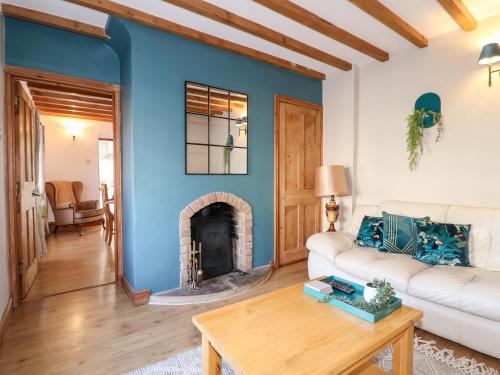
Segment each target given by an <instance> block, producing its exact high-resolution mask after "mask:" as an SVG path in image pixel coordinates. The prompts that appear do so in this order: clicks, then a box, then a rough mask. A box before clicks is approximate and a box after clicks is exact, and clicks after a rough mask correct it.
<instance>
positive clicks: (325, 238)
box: [306, 232, 354, 263]
mask: <svg viewBox="0 0 500 375" xmlns="http://www.w3.org/2000/svg"><path fill="white" fill-rule="evenodd" d="M353 245H354V237H353V236H352V235H351V234H350V233H346V232H321V233H315V234H313V235H312V236H311V237H309V238H308V239H307V242H306V247H307V248H308V249H309V251H312V252H313V253H316V254H318V255H321V256H322V257H323V258H325V259H326V260H328V261H329V262H331V263H334V260H335V257H336V256H337V255H338V254H340V253H341V252H343V251H345V250H348V249H350V248H352V247H353Z"/></svg>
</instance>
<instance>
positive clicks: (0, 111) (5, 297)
mask: <svg viewBox="0 0 500 375" xmlns="http://www.w3.org/2000/svg"><path fill="white" fill-rule="evenodd" d="M4 45H5V41H4V18H3V17H1V16H0V66H1V69H0V121H1V124H2V125H1V126H0V166H1V167H2V173H0V317H1V314H3V311H4V310H5V307H6V306H7V303H8V301H9V297H10V278H9V255H8V243H7V195H6V186H5V171H6V165H5V124H4V95H5V93H4V87H5V85H4V73H3V65H4Z"/></svg>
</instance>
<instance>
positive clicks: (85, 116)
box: [40, 109, 113, 122]
mask: <svg viewBox="0 0 500 375" xmlns="http://www.w3.org/2000/svg"><path fill="white" fill-rule="evenodd" d="M40 112H41V113H42V115H46V116H59V117H70V118H79V119H86V120H95V121H106V122H113V117H107V116H99V115H92V114H80V113H78V114H73V113H68V112H65V111H60V110H50V109H47V110H40Z"/></svg>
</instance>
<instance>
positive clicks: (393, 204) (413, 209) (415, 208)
mask: <svg viewBox="0 0 500 375" xmlns="http://www.w3.org/2000/svg"><path fill="white" fill-rule="evenodd" d="M449 207H450V206H449V205H447V204H438V203H422V202H405V201H396V200H386V201H383V202H382V203H381V204H380V207H379V210H378V213H380V214H382V212H383V211H385V212H389V213H391V214H396V215H403V216H413V217H422V216H429V217H430V218H431V220H432V221H439V222H442V223H447V222H448V221H446V215H447V213H448V209H449ZM466 222H467V223H469V221H466ZM457 223H462V221H457Z"/></svg>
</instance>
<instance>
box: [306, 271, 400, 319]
mask: <svg viewBox="0 0 500 375" xmlns="http://www.w3.org/2000/svg"><path fill="white" fill-rule="evenodd" d="M332 280H338V281H340V282H342V283H346V284H349V285H350V286H351V287H352V288H353V289H354V290H355V292H354V293H353V294H351V295H348V294H345V293H342V292H340V291H338V290H336V289H334V290H333V292H332V293H330V294H323V293H320V292H317V291H315V290H314V289H311V288H309V287H308V286H307V285H304V291H305V292H306V293H307V294H310V295H311V296H313V297H316V298H318V299H319V300H320V301H325V300H326V299H327V300H328V301H326V302H327V303H328V304H330V305H333V306H336V307H338V308H340V309H342V310H344V311H347V312H348V313H350V314H353V315H356V316H357V317H360V318H362V319H364V320H367V321H369V322H371V323H376V322H378V321H379V320H380V319H382V318H385V317H386V316H387V315H389V314H390V313H392V312H394V311H396V310H397V309H399V308H400V307H401V299H400V298H398V297H393V299H392V301H393V302H392V303H391V305H390V306H389V307H388V308H386V309H385V310H382V311H380V312H378V313H376V314H370V313H369V312H367V311H364V310H361V309H359V308H357V307H355V306H352V305H350V304H348V303H346V302H343V301H340V300H338V299H336V298H335V296H340V297H341V298H349V299H350V300H352V301H360V302H361V301H364V300H365V299H364V297H363V293H364V289H365V288H364V286H362V285H359V284H356V283H352V282H350V281H347V280H344V279H341V278H340V277H336V276H329V277H326V278H324V279H321V281H323V282H324V283H328V282H329V281H332ZM329 297H331V298H329Z"/></svg>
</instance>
